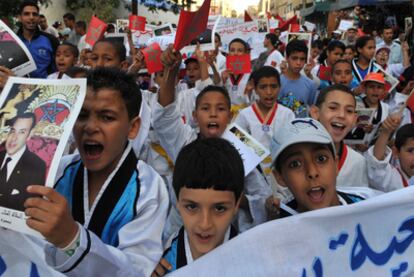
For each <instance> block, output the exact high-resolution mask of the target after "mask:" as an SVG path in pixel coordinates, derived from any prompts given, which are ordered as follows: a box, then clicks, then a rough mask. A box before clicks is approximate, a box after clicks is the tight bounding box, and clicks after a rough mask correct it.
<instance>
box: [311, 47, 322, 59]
mask: <svg viewBox="0 0 414 277" xmlns="http://www.w3.org/2000/svg"><path fill="white" fill-rule="evenodd" d="M320 54H321V50H319V48H318V47H313V48H312V49H311V56H312V59H315V58H316V57H318V56H319V55H320Z"/></svg>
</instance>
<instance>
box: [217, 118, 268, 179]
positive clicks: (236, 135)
mask: <svg viewBox="0 0 414 277" xmlns="http://www.w3.org/2000/svg"><path fill="white" fill-rule="evenodd" d="M222 138H224V139H226V140H228V141H229V142H231V143H232V144H233V145H234V147H236V149H237V150H238V151H239V153H240V156H241V157H242V159H243V165H244V175H245V176H247V175H248V174H249V173H250V172H251V171H252V170H253V169H254V168H255V167H256V166H257V165H258V164H259V163H260V162H262V161H263V160H264V159H265V158H266V157H267V156H269V154H270V152H269V150H268V149H266V148H265V147H264V146H263V145H262V144H261V143H260V142H258V141H257V140H256V139H255V138H253V137H252V136H251V135H249V133H247V132H246V131H244V130H243V129H242V128H240V126H238V125H237V124H235V123H232V124H230V125H229V126H228V127H227V129H226V131H225V132H224V134H223V136H222Z"/></svg>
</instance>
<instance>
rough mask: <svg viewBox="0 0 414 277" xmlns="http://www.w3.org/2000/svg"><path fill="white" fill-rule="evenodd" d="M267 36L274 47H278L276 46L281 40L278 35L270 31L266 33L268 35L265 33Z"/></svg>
mask: <svg viewBox="0 0 414 277" xmlns="http://www.w3.org/2000/svg"><path fill="white" fill-rule="evenodd" d="M265 38H266V39H268V40H270V43H271V44H272V45H273V46H274V47H276V46H277V44H278V42H279V40H278V38H277V36H276V35H275V34H274V33H268V34H266V35H265Z"/></svg>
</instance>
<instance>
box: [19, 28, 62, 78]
mask: <svg viewBox="0 0 414 277" xmlns="http://www.w3.org/2000/svg"><path fill="white" fill-rule="evenodd" d="M17 35H18V36H19V37H20V39H21V40H22V41H23V43H24V44H25V45H26V47H27V48H28V49H29V52H30V54H31V55H32V57H33V60H34V61H35V63H36V67H37V69H36V70H35V71H33V72H32V73H30V74H29V75H30V77H32V78H46V77H47V76H48V75H49V74H51V73H53V72H55V71H56V66H55V54H56V49H57V47H58V46H59V41H58V40H57V39H56V38H55V37H54V36H52V35H50V34H48V33H45V32H42V31H40V30H37V31H36V32H35V34H34V36H33V38H32V40H30V41H28V40H26V39H25V38H24V36H23V29H22V28H20V29H19V31H18V32H17Z"/></svg>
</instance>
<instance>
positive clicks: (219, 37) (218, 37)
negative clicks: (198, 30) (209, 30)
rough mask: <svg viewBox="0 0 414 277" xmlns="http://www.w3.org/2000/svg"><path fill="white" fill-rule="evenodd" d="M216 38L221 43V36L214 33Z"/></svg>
mask: <svg viewBox="0 0 414 277" xmlns="http://www.w3.org/2000/svg"><path fill="white" fill-rule="evenodd" d="M214 36H215V37H216V38H217V39H218V41H219V42H221V36H220V35H219V33H214Z"/></svg>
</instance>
